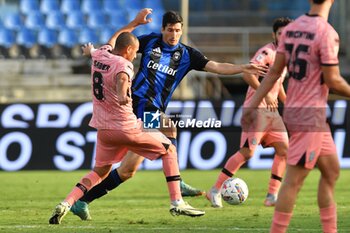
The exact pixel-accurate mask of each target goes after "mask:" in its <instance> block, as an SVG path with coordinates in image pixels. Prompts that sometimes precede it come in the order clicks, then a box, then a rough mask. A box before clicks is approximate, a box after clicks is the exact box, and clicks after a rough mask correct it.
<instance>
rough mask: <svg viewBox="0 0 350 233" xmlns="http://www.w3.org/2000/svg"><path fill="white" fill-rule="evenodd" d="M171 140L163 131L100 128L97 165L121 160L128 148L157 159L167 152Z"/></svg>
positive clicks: (148, 157)
mask: <svg viewBox="0 0 350 233" xmlns="http://www.w3.org/2000/svg"><path fill="white" fill-rule="evenodd" d="M170 145H171V141H170V140H169V139H168V138H167V137H166V136H165V135H164V134H162V133H161V132H159V131H156V130H152V131H151V132H146V131H144V130H143V129H142V128H136V129H131V130H128V131H127V132H126V131H123V130H98V131H97V146H96V158H95V160H96V165H95V166H96V167H101V166H105V165H111V164H114V163H118V162H120V161H121V160H122V159H123V158H124V156H125V154H126V153H127V152H128V150H130V151H132V152H134V153H136V154H138V155H141V156H143V157H145V158H147V159H150V160H155V159H158V158H159V157H160V156H161V155H165V154H167V148H168V147H169V146H170Z"/></svg>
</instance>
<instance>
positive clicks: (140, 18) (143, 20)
mask: <svg viewBox="0 0 350 233" xmlns="http://www.w3.org/2000/svg"><path fill="white" fill-rule="evenodd" d="M149 14H152V9H151V8H144V9H142V10H141V11H140V12H139V13H138V14H137V15H136V17H135V19H134V20H133V21H131V22H130V23H129V24H128V25H126V26H124V27H122V28H121V29H119V30H118V31H116V32H115V33H114V34H113V35H112V37H111V38H110V39H109V41H108V42H107V44H109V45H111V46H112V47H113V48H114V46H115V42H116V40H117V38H118V36H119V35H120V34H121V33H123V32H132V31H133V30H134V29H135V28H136V27H137V26H139V25H142V24H147V23H150V22H152V18H148V19H147V16H148V15H149ZM81 49H82V50H83V55H84V56H87V57H88V56H90V55H91V52H92V51H93V50H94V49H95V48H94V46H93V45H92V44H91V43H87V44H84V45H83V46H82V47H81Z"/></svg>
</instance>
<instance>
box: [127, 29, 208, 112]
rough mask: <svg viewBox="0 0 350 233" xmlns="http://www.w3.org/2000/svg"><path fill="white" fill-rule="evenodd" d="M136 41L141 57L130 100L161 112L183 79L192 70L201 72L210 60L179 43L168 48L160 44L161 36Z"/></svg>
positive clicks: (156, 34)
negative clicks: (138, 42) (138, 44)
mask: <svg viewBox="0 0 350 233" xmlns="http://www.w3.org/2000/svg"><path fill="white" fill-rule="evenodd" d="M138 39H139V41H140V48H139V51H138V52H139V53H141V54H142V57H141V64H140V68H139V71H138V72H137V74H136V76H135V78H134V80H133V84H132V91H133V99H134V101H135V102H137V103H140V104H142V105H148V106H151V107H153V108H154V109H160V110H161V111H163V112H164V111H165V109H166V107H167V105H168V103H169V101H170V99H171V96H172V94H173V92H174V91H175V88H176V87H177V86H178V85H179V84H180V82H181V80H182V79H183V78H184V77H185V75H186V74H187V73H188V72H189V71H190V70H192V69H194V70H199V71H202V70H203V69H204V67H205V65H206V64H207V63H208V61H209V60H208V59H207V58H206V57H205V56H204V55H203V54H201V53H200V52H199V51H198V50H196V49H194V48H191V47H189V46H186V45H184V44H182V43H178V44H177V45H176V46H169V45H168V44H166V43H164V42H163V41H162V34H158V33H151V34H149V35H143V36H140V37H138ZM135 107H137V106H135ZM134 110H135V109H134Z"/></svg>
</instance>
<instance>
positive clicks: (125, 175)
mask: <svg viewBox="0 0 350 233" xmlns="http://www.w3.org/2000/svg"><path fill="white" fill-rule="evenodd" d="M135 174H136V170H134V169H121V170H118V175H119V177H120V179H121V180H122V181H126V180H128V179H130V178H132V177H133V176H134V175H135Z"/></svg>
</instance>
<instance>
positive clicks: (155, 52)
mask: <svg viewBox="0 0 350 233" xmlns="http://www.w3.org/2000/svg"><path fill="white" fill-rule="evenodd" d="M152 54H153V55H154V56H156V57H160V56H162V50H161V49H160V48H159V47H157V48H154V49H152Z"/></svg>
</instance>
